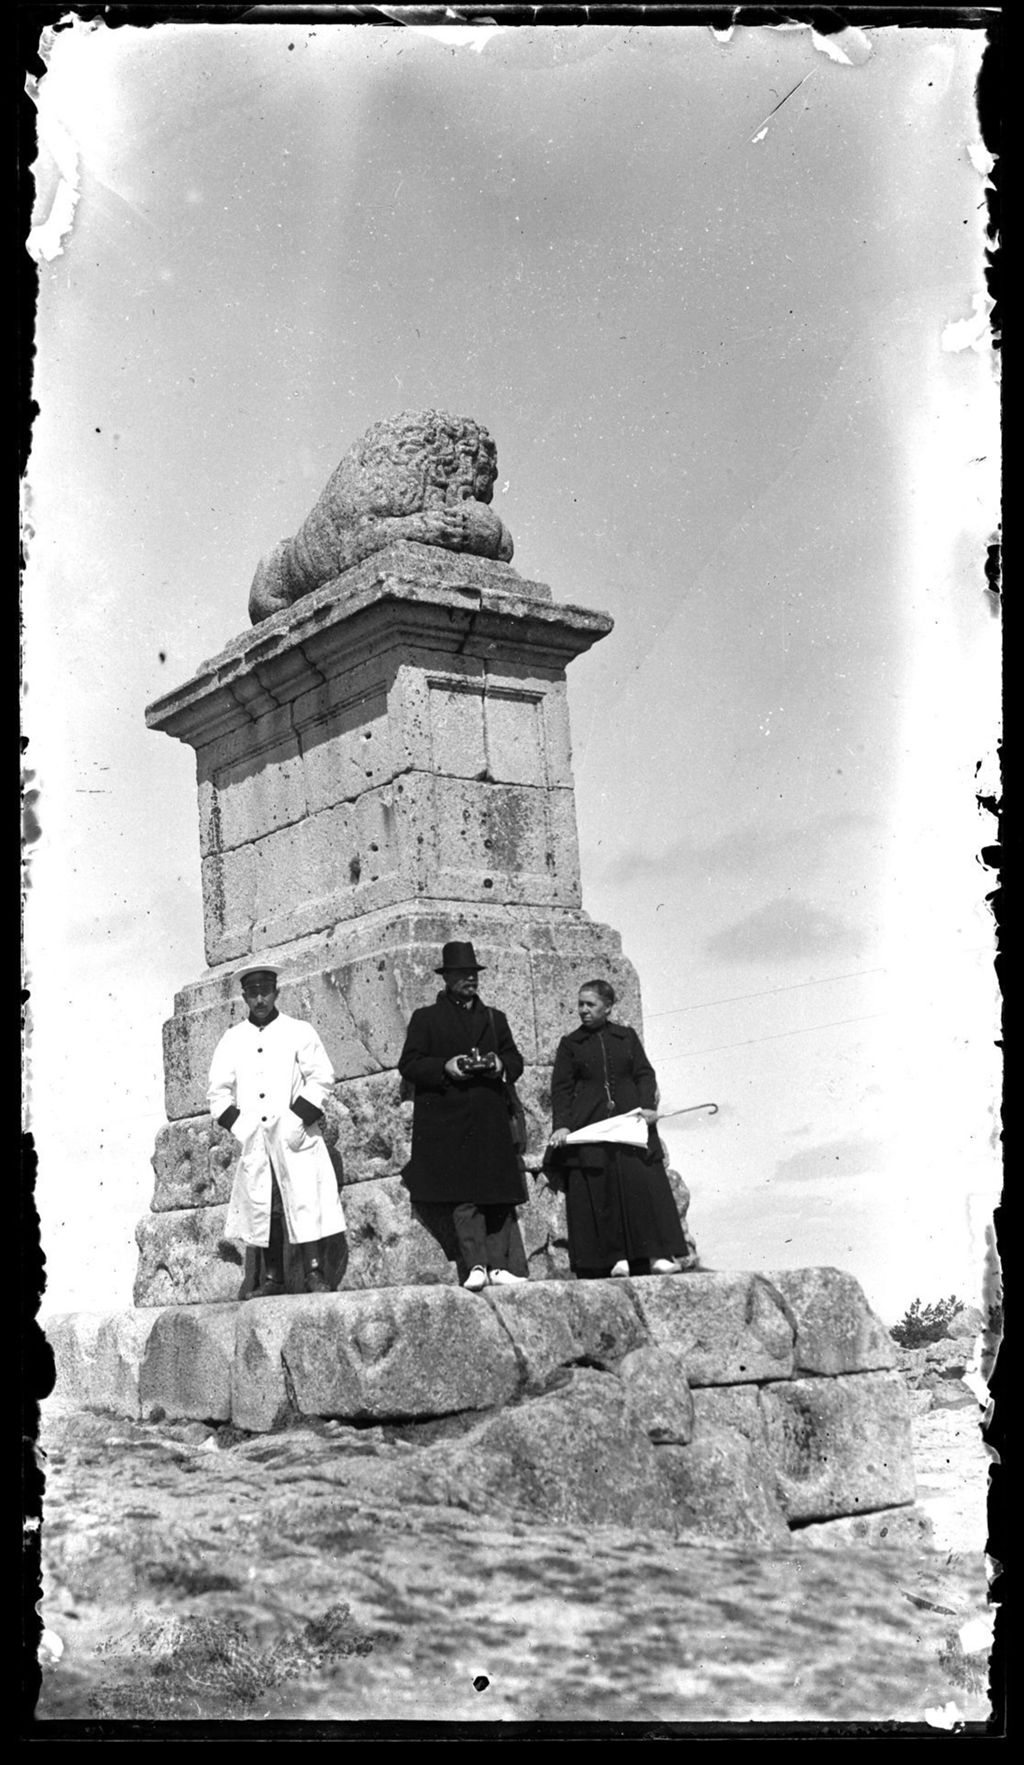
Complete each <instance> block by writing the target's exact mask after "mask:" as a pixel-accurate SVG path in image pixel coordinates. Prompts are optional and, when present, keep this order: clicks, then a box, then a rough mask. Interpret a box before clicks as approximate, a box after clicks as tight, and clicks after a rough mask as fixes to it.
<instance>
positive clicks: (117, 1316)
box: [45, 1311, 156, 1421]
mask: <svg viewBox="0 0 1024 1765" xmlns="http://www.w3.org/2000/svg"><path fill="white" fill-rule="evenodd" d="M155 1322H156V1318H155V1314H154V1313H152V1312H137V1311H118V1312H99V1313H92V1312H71V1313H67V1314H64V1315H62V1316H60V1317H56V1318H51V1319H49V1320H48V1321H47V1323H46V1326H45V1333H46V1339H47V1341H48V1342H49V1343H50V1346H51V1347H52V1349H53V1353H54V1361H55V1363H56V1372H57V1381H56V1385H55V1387H54V1390H53V1393H52V1395H51V1397H50V1398H49V1399H48V1402H49V1403H50V1404H52V1406H53V1409H54V1410H55V1412H57V1413H66V1412H68V1411H69V1410H80V1409H97V1410H109V1411H111V1412H112V1414H114V1415H116V1416H127V1417H129V1418H130V1419H131V1420H133V1421H138V1420H140V1419H141V1416H142V1408H141V1402H140V1396H139V1375H140V1369H141V1366H142V1361H143V1358H144V1356H145V1352H146V1345H147V1342H148V1340H149V1336H150V1334H151V1332H152V1330H153V1326H154V1324H155Z"/></svg>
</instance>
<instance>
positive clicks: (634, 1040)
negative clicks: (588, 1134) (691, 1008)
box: [551, 1023, 661, 1167]
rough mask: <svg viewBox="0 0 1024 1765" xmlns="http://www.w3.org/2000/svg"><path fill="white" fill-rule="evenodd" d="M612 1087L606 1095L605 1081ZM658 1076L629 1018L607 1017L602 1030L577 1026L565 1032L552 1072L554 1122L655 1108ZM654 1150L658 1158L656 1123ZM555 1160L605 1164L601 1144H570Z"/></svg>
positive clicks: (575, 1123)
mask: <svg viewBox="0 0 1024 1765" xmlns="http://www.w3.org/2000/svg"><path fill="white" fill-rule="evenodd" d="M606 1080H607V1083H608V1085H609V1087H610V1089H611V1094H612V1102H611V1103H609V1101H608V1093H607V1091H606V1089H605V1083H606ZM657 1100H658V1081H657V1079H656V1077H655V1073H654V1068H653V1066H652V1065H651V1063H650V1061H649V1060H648V1058H647V1056H646V1054H645V1053H644V1050H643V1044H642V1043H641V1041H640V1037H639V1036H638V1035H637V1033H636V1031H635V1030H632V1029H630V1028H629V1026H628V1024H622V1023H605V1024H602V1026H601V1028H600V1029H599V1030H585V1029H583V1028H582V1027H581V1028H580V1029H578V1030H573V1032H572V1034H571V1035H569V1036H563V1037H562V1040H561V1041H560V1042H559V1044H558V1052H557V1054H556V1055H555V1065H554V1070H553V1071H552V1074H551V1114H552V1126H553V1127H554V1128H568V1129H569V1130H570V1132H571V1131H572V1130H573V1129H574V1128H584V1127H587V1126H589V1124H590V1123H591V1122H599V1121H606V1120H607V1119H608V1117H609V1116H611V1115H625V1113H626V1112H627V1110H630V1109H655V1108H656V1107H657ZM648 1149H649V1152H650V1153H653V1154H655V1155H656V1156H657V1157H659V1158H660V1156H661V1149H660V1145H659V1142H658V1137H657V1134H656V1131H655V1129H654V1126H653V1125H652V1126H651V1128H650V1130H649V1134H648ZM554 1160H555V1163H556V1165H557V1166H562V1167H564V1166H566V1165H574V1164H588V1165H603V1164H604V1162H605V1154H604V1150H603V1148H602V1147H601V1146H600V1145H594V1146H566V1147H564V1148H562V1149H561V1151H560V1152H558V1153H556V1154H554Z"/></svg>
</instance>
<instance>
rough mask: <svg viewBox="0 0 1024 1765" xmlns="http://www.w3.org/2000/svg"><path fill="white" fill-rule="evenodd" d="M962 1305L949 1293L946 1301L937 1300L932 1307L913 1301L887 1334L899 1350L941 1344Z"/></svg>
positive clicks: (959, 1300) (917, 1300) (960, 1301)
mask: <svg viewBox="0 0 1024 1765" xmlns="http://www.w3.org/2000/svg"><path fill="white" fill-rule="evenodd" d="M963 1304H964V1302H963V1300H962V1299H958V1298H957V1297H956V1294H955V1293H951V1294H950V1296H949V1298H948V1299H937V1300H936V1301H935V1303H934V1305H924V1304H922V1302H921V1300H920V1299H915V1300H914V1301H913V1302H912V1303H911V1304H910V1305H909V1306H908V1307H907V1310H906V1311H905V1312H904V1314H903V1316H902V1317H901V1319H900V1321H899V1323H898V1324H894V1325H893V1327H892V1329H891V1330H890V1332H889V1334H890V1336H891V1337H892V1339H893V1341H894V1342H898V1343H899V1345H900V1347H901V1348H921V1347H923V1345H924V1344H925V1343H926V1342H941V1340H942V1338H943V1336H946V1335H948V1334H949V1325H950V1322H951V1320H952V1319H953V1318H955V1317H956V1314H957V1312H958V1311H963Z"/></svg>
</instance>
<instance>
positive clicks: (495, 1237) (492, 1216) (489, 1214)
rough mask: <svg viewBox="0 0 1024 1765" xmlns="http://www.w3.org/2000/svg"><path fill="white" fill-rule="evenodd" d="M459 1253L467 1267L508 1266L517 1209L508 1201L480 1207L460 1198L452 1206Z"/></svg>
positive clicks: (494, 1267)
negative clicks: (507, 1202)
mask: <svg viewBox="0 0 1024 1765" xmlns="http://www.w3.org/2000/svg"><path fill="white" fill-rule="evenodd" d="M452 1219H453V1220H454V1222H455V1236H456V1238H457V1240H458V1245H459V1255H460V1257H461V1258H462V1261H463V1262H464V1263H465V1265H466V1268H467V1269H475V1268H481V1269H507V1268H508V1259H509V1251H510V1249H511V1245H512V1224H513V1221H514V1219H515V1208H514V1207H512V1206H510V1205H507V1204H506V1203H505V1202H502V1203H500V1204H499V1205H497V1206H494V1207H479V1206H478V1205H477V1203H476V1202H475V1201H460V1202H458V1204H457V1205H456V1206H455V1207H453V1208H452Z"/></svg>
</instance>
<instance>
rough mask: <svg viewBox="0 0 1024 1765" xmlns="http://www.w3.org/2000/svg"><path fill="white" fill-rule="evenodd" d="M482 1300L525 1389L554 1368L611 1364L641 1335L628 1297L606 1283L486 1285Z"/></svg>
mask: <svg viewBox="0 0 1024 1765" xmlns="http://www.w3.org/2000/svg"><path fill="white" fill-rule="evenodd" d="M485 1298H486V1301H487V1303H488V1304H490V1305H491V1306H492V1307H493V1308H494V1314H495V1316H496V1317H497V1318H498V1319H499V1320H500V1322H501V1324H502V1326H503V1328H504V1329H505V1330H506V1331H507V1332H508V1336H509V1339H510V1341H511V1342H512V1345H513V1347H514V1349H515V1352H516V1355H517V1357H518V1360H519V1363H520V1365H521V1367H522V1369H523V1378H524V1380H525V1383H526V1385H527V1386H528V1387H529V1388H530V1389H531V1390H537V1389H540V1388H542V1387H543V1386H544V1385H546V1384H547V1382H548V1380H549V1379H550V1377H551V1375H552V1374H553V1373H554V1372H556V1371H557V1369H558V1368H559V1367H567V1366H571V1365H573V1364H575V1363H582V1362H588V1363H590V1364H591V1365H598V1366H602V1367H604V1366H612V1365H614V1364H615V1363H616V1362H619V1361H621V1360H622V1358H623V1356H625V1355H627V1354H629V1352H630V1351H631V1350H633V1349H637V1348H640V1347H642V1346H643V1345H644V1344H645V1343H646V1341H647V1336H646V1332H645V1330H644V1327H643V1325H642V1323H641V1322H640V1318H639V1315H638V1313H637V1310H636V1307H635V1306H634V1305H633V1303H632V1300H631V1299H630V1296H629V1294H628V1293H627V1292H626V1291H625V1290H624V1288H623V1287H621V1286H620V1285H619V1284H618V1283H617V1282H616V1283H614V1284H613V1283H612V1282H610V1281H575V1280H572V1281H564V1280H553V1281H543V1282H542V1281H538V1282H531V1283H530V1284H529V1285H528V1286H525V1287H490V1288H488V1289H487V1290H486V1294H485Z"/></svg>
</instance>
